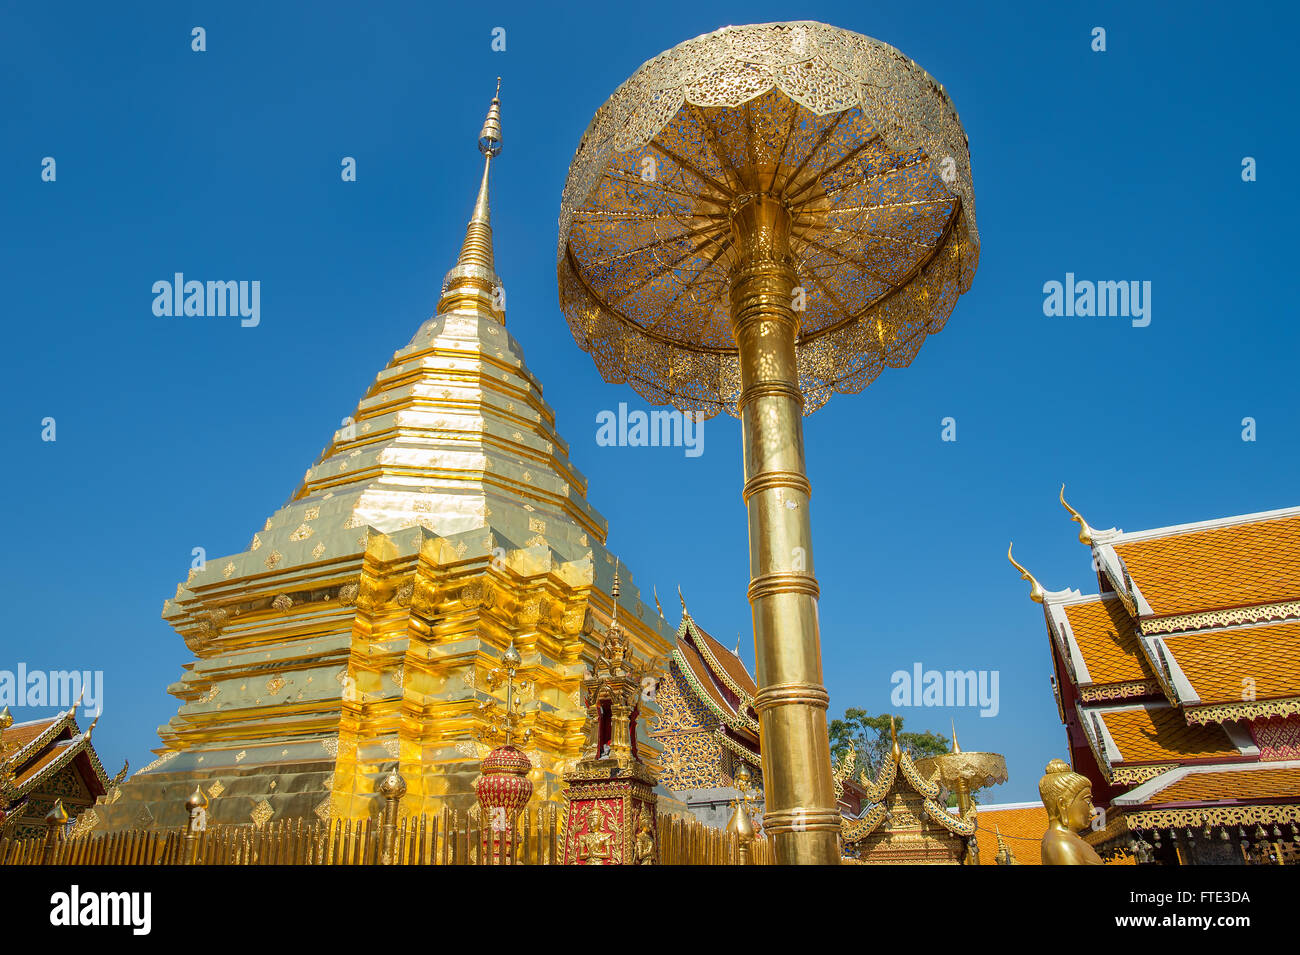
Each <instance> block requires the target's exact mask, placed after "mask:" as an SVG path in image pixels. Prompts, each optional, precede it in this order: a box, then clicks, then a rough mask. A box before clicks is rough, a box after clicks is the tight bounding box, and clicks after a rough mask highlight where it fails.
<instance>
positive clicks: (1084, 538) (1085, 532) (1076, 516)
mask: <svg viewBox="0 0 1300 955" xmlns="http://www.w3.org/2000/svg"><path fill="white" fill-rule="evenodd" d="M1061 505H1062V506H1063V507H1064V508H1065V509H1066V510H1067V511H1069V512H1070V520H1072V521H1076V522H1077V523H1078V525H1079V543H1080V544H1087V545H1088V546H1089V547H1091V546H1092V528H1091V527H1089V526H1088V522H1087V521H1085V520H1084V519H1083V515H1082V514H1080V513H1079V512H1078V511H1076V510H1075V509H1074V508H1072V507H1071V506H1070V504H1069V502H1068V501H1066V499H1065V485H1064V484H1062V485H1061Z"/></svg>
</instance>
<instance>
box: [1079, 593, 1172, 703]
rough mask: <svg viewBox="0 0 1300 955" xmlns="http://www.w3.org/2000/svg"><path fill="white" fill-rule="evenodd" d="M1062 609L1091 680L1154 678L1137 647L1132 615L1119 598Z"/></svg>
mask: <svg viewBox="0 0 1300 955" xmlns="http://www.w3.org/2000/svg"><path fill="white" fill-rule="evenodd" d="M1062 609H1063V610H1064V611H1065V617H1066V619H1067V620H1068V621H1069V622H1070V630H1071V632H1072V633H1073V634H1074V641H1075V643H1076V644H1078V647H1079V652H1080V653H1081V654H1082V655H1083V662H1084V663H1085V664H1086V665H1087V667H1088V675H1089V676H1090V677H1091V678H1092V682H1093V683H1094V684H1103V683H1129V682H1135V681H1137V680H1154V679H1155V674H1154V673H1152V672H1151V667H1150V665H1149V664H1148V663H1147V659H1146V657H1145V656H1144V655H1143V654H1142V652H1141V650H1140V648H1139V647H1138V642H1137V631H1136V630H1135V629H1134V626H1133V619H1132V618H1131V617H1130V616H1129V615H1128V611H1126V610H1125V609H1124V604H1123V603H1122V602H1120V600H1119V599H1118V598H1115V599H1113V600H1102V599H1100V598H1098V599H1097V600H1094V601H1091V602H1089V603H1078V604H1067V605H1065V606H1064V607H1063V608H1062Z"/></svg>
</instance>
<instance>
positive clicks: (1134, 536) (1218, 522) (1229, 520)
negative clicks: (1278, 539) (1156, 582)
mask: <svg viewBox="0 0 1300 955" xmlns="http://www.w3.org/2000/svg"><path fill="white" fill-rule="evenodd" d="M1284 517H1300V506H1297V507H1280V508H1278V509H1277V510H1273V511H1256V512H1255V513H1253V514H1237V515H1234V516H1232V517H1219V518H1215V519H1214V520H1212V521H1196V522H1194V523H1191V524H1172V525H1170V526H1169V527H1153V528H1151V529H1150V530H1145V531H1133V532H1132V533H1130V534H1126V533H1124V532H1123V531H1120V532H1119V534H1117V535H1116V536H1115V537H1112V538H1109V539H1108V540H1107V541H1106V543H1109V544H1131V543H1134V542H1136V541H1144V540H1152V539H1154V538H1157V537H1170V536H1172V535H1174V534H1187V533H1193V532H1195V531H1208V530H1213V529H1214V528H1217V527H1234V526H1236V525H1238V524H1257V523H1259V522H1261V521H1273V520H1280V519H1282V518H1284Z"/></svg>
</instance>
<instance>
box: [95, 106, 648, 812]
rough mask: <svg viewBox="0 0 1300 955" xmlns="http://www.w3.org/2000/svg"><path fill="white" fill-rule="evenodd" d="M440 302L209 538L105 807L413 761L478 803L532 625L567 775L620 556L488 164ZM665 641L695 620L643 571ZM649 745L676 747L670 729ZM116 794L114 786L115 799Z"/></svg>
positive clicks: (414, 797) (536, 667)
mask: <svg viewBox="0 0 1300 955" xmlns="http://www.w3.org/2000/svg"><path fill="white" fill-rule="evenodd" d="M498 117H499V105H498V101H497V100H493V105H492V110H491V112H490V114H489V119H488V123H487V125H485V127H484V130H483V134H482V137H481V138H480V148H481V149H483V151H484V152H485V154H486V156H487V159H486V161H485V167H484V173H483V181H482V185H481V187H480V190H479V195H478V199H477V201H476V203H475V207H474V212H473V216H472V218H471V221H470V224H469V227H468V229H467V232H466V237H465V241H464V243H463V246H462V248H461V253H460V256H459V259H458V261H457V264H456V266H455V268H453V269H452V271H451V272H450V273H448V275H447V279H446V282H445V283H444V288H443V292H442V296H441V299H440V301H439V303H438V309H437V313H436V314H435V315H434V316H433V317H432V318H430V319H428V320H427V321H426V322H424V324H422V325H421V326H420V327H419V329H418V330H417V331H416V333H415V335H414V337H413V338H412V339H411V341H410V343H409V344H408V345H407V346H406V347H404V348H402V349H401V350H399V351H398V352H397V353H396V354H395V355H394V356H393V359H392V361H391V362H389V363H388V366H387V367H386V368H384V369H383V371H381V372H380V373H379V375H378V376H377V377H376V379H375V383H374V384H373V385H372V386H371V387H370V389H369V390H368V391H367V393H366V394H365V396H364V397H363V398H362V399H361V401H360V403H359V404H358V406H357V409H356V411H355V413H354V414H353V416H352V419H353V420H352V421H351V422H350V423H348V424H347V426H346V427H345V428H343V429H342V430H340V431H338V432H336V433H335V434H334V437H333V439H332V441H331V442H330V444H329V445H328V447H326V448H325V450H324V451H323V452H322V453H321V455H320V457H319V459H318V460H317V461H316V463H315V464H314V465H313V466H312V467H311V468H310V469H309V470H308V471H307V473H306V476H305V478H304V480H303V483H302V484H301V486H300V487H299V488H298V489H297V490H296V491H295V492H294V494H293V496H292V498H291V499H290V501H289V503H288V504H286V505H285V506H284V507H282V508H281V509H280V510H278V511H277V512H276V513H275V514H273V515H272V516H271V517H270V518H269V519H267V521H266V524H265V526H264V527H262V528H261V529H260V530H259V531H258V532H257V533H256V534H254V535H253V537H252V540H251V541H250V543H249V546H248V548H247V550H245V551H243V552H242V553H239V554H235V555H232V556H230V557H223V558H220V559H209V560H208V561H207V564H206V567H205V568H204V569H202V570H198V571H195V572H193V573H191V574H190V577H189V579H188V580H187V581H186V582H185V583H184V584H182V585H180V586H179V587H178V588H177V591H176V596H175V598H174V599H172V600H168V601H167V603H166V605H165V606H164V610H163V616H164V617H165V618H166V619H167V620H168V622H170V623H171V624H172V626H173V627H174V628H175V629H176V630H177V631H178V632H179V633H180V634H181V635H182V636H183V637H184V639H185V642H186V645H187V646H188V647H189V648H190V650H191V651H193V653H194V655H195V658H196V659H195V660H194V662H193V663H191V664H188V665H187V666H186V668H185V674H184V676H183V677H182V679H181V680H180V682H178V683H176V684H174V685H173V686H172V687H171V692H172V693H173V694H174V695H176V696H178V697H179V698H180V699H181V700H182V701H183V702H182V705H181V708H180V711H179V712H178V713H177V715H176V716H175V717H174V718H173V719H172V720H171V721H170V722H169V723H168V724H167V725H166V726H164V727H161V728H160V730H159V732H160V735H161V737H162V741H163V744H164V746H165V749H164V750H163V751H162V755H161V758H160V759H159V760H157V761H156V762H155V763H154V764H152V765H151V766H150V767H147V768H146V770H145V771H142V772H141V773H139V774H137V775H136V776H135V777H133V778H132V779H131V780H130V781H129V782H128V783H127V784H126V785H125V786H123V787H122V789H121V796H120V798H119V799H117V801H116V802H114V803H112V804H111V805H101V806H100V807H97V812H98V813H99V814H100V816H101V817H102V820H101V822H102V824H103V825H105V826H106V827H110V828H120V827H123V826H132V825H137V824H142V823H143V824H148V823H150V822H153V821H156V822H158V823H160V824H167V825H177V824H180V823H181V822H182V821H183V818H184V810H183V807H182V798H183V795H184V794H187V793H189V792H191V791H192V790H193V788H194V786H195V784H196V782H197V783H198V784H199V785H201V786H202V787H203V789H204V791H205V792H206V793H207V794H208V795H209V797H210V799H211V805H210V807H209V810H208V818H209V820H210V821H211V822H213V823H247V822H249V821H252V822H253V823H255V824H258V825H261V824H264V823H265V822H266V821H267V820H269V819H272V818H275V819H280V818H285V817H302V816H307V817H309V818H310V817H311V816H312V815H313V814H315V815H316V816H319V817H321V818H330V817H346V818H354V819H355V818H362V817H365V816H367V815H368V814H370V813H372V812H373V811H374V809H375V806H376V805H377V797H376V796H375V795H374V792H375V783H376V781H377V780H378V779H380V778H381V777H382V775H383V774H384V773H386V772H388V771H389V770H391V769H392V768H394V767H397V768H398V769H399V771H400V772H401V774H402V775H403V777H405V779H406V782H407V785H408V791H407V795H406V797H405V798H404V799H403V802H402V808H403V812H421V811H434V810H437V809H438V808H440V807H441V806H443V805H450V806H451V807H453V808H458V809H461V810H467V809H469V808H470V807H471V806H472V805H473V804H474V799H475V797H474V791H473V788H472V783H473V780H474V778H475V777H476V776H477V775H478V771H479V759H480V757H481V756H482V755H483V753H485V752H487V747H486V746H485V741H484V740H483V738H482V737H483V733H484V730H485V727H487V726H488V725H489V724H490V722H491V720H490V711H489V710H485V709H484V706H483V704H485V703H486V702H487V701H489V700H491V699H493V698H495V697H499V696H500V695H501V694H502V693H504V690H503V689H501V688H496V689H494V688H493V687H491V686H490V685H489V684H488V681H487V680H486V679H485V676H486V674H487V673H488V671H490V670H491V669H492V668H493V667H496V666H498V665H499V662H500V657H501V654H502V653H503V652H504V651H505V649H506V648H507V647H508V646H509V644H510V641H511V639H512V638H513V639H514V644H515V646H516V648H517V649H518V651H519V653H520V654H521V656H522V659H523V662H522V666H521V667H520V668H519V673H520V677H521V678H522V679H525V680H526V681H527V682H528V685H529V688H530V689H529V693H528V696H527V698H526V699H525V700H524V702H523V706H522V713H523V720H522V723H521V725H520V727H519V729H520V730H521V731H522V730H525V729H527V730H531V736H530V739H531V742H530V745H529V747H528V750H529V755H530V757H531V758H532V759H533V761H534V764H535V766H536V768H535V769H534V771H533V773H532V775H531V777H530V778H531V779H532V780H533V782H534V785H535V792H536V793H537V795H538V796H540V797H541V798H543V799H554V798H558V794H559V790H560V786H561V783H560V778H561V775H562V774H563V772H564V770H565V769H566V768H567V767H568V766H570V765H572V763H573V762H574V761H575V760H576V759H577V758H578V755H579V752H580V748H581V745H582V739H583V722H584V717H585V714H584V711H583V710H582V706H581V700H580V699H579V690H580V687H581V683H582V678H583V673H584V669H585V662H584V661H590V660H593V659H594V658H595V655H596V647H598V646H599V644H600V640H601V635H602V633H603V630H604V627H605V626H606V625H607V622H608V620H609V618H610V613H611V609H612V606H613V605H612V600H611V598H610V596H609V593H610V589H611V585H612V583H613V577H614V557H613V555H612V554H611V553H610V552H609V551H608V550H606V548H605V546H604V544H605V540H606V535H607V525H606V522H605V520H604V519H603V518H602V517H601V516H600V514H598V513H597V512H596V511H595V509H594V508H593V507H592V506H591V505H590V504H589V503H588V502H587V499H586V492H587V485H586V480H585V479H584V478H583V476H582V475H581V474H580V473H579V472H578V471H577V469H576V468H575V467H574V466H573V464H572V463H571V462H570V461H569V458H568V449H567V446H566V444H565V442H564V441H563V439H562V438H561V437H560V436H559V434H558V433H557V431H556V428H555V417H554V413H553V412H552V410H551V409H550V407H548V406H547V404H546V402H545V401H543V399H542V388H541V385H540V384H539V383H538V381H537V380H536V379H535V378H534V377H533V375H532V374H531V373H530V372H529V370H528V368H527V367H526V365H525V364H524V358H523V352H522V349H521V348H520V346H519V343H518V342H517V341H516V340H515V339H514V337H513V336H512V335H511V334H510V333H509V332H508V331H507V330H506V327H505V315H504V312H503V310H502V309H503V296H502V294H501V282H500V279H499V277H498V276H497V273H496V270H495V264H494V261H493V254H492V241H491V234H492V233H491V227H490V224H489V213H488V169H489V168H490V165H491V161H492V157H493V156H495V155H496V153H497V152H499V150H500V141H501V140H500V125H499V119H498ZM624 578H625V586H624V589H623V594H624V596H623V597H622V598H621V603H622V606H623V613H622V614H620V619H621V621H622V623H623V630H624V633H626V634H627V635H628V636H629V637H630V639H631V641H632V644H633V646H634V647H635V649H636V651H637V653H638V654H639V655H640V656H641V657H642V658H643V659H646V658H649V659H661V658H663V657H664V656H666V654H667V653H668V650H669V638H670V636H671V631H669V630H668V628H667V627H666V626H665V625H663V624H662V623H661V622H660V621H659V619H658V618H657V617H656V616H655V615H654V613H653V612H650V613H647V612H646V608H645V606H644V604H643V603H642V602H641V600H640V598H639V594H638V592H637V590H636V589H635V587H633V586H630V585H628V583H627V575H626V573H625V574H624ZM644 743H648V740H647V741H643V749H642V754H643V757H644V758H645V759H646V760H647V762H650V763H651V764H652V765H655V766H657V758H656V756H657V747H654V746H653V745H644ZM105 802H106V801H105Z"/></svg>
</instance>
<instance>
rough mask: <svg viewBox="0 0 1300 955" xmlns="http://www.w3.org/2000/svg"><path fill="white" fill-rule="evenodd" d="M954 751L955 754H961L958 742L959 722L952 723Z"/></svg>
mask: <svg viewBox="0 0 1300 955" xmlns="http://www.w3.org/2000/svg"><path fill="white" fill-rule="evenodd" d="M952 751H953V752H954V753H960V752H961V744H960V743H958V742H957V721H956V720H953V721H952Z"/></svg>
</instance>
